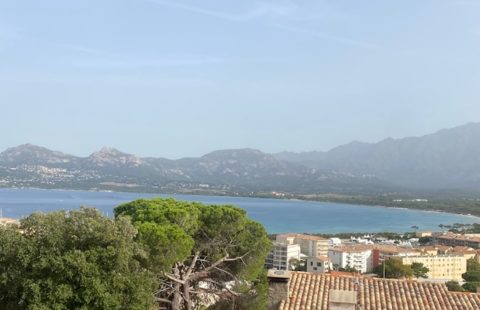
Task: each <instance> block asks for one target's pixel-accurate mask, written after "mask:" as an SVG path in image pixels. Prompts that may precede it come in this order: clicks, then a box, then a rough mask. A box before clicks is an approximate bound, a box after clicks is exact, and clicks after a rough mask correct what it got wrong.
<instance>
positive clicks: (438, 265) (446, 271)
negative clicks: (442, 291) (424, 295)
mask: <svg viewBox="0 0 480 310" xmlns="http://www.w3.org/2000/svg"><path fill="white" fill-rule="evenodd" d="M400 259H401V260H402V263H403V264H404V265H411V264H412V263H421V264H423V266H425V267H427V268H428V270H429V271H428V273H427V276H428V278H429V279H435V280H445V281H449V280H454V281H462V274H463V273H465V272H466V271H467V257H465V256H464V255H463V254H440V255H421V256H405V257H400Z"/></svg>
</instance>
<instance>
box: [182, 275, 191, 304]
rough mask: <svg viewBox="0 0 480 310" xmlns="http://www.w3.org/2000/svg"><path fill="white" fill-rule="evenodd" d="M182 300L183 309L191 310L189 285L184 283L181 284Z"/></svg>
mask: <svg viewBox="0 0 480 310" xmlns="http://www.w3.org/2000/svg"><path fill="white" fill-rule="evenodd" d="M183 299H184V300H185V309H186V310H192V300H191V298H190V284H189V283H188V281H185V284H183Z"/></svg>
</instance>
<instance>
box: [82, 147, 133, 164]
mask: <svg viewBox="0 0 480 310" xmlns="http://www.w3.org/2000/svg"><path fill="white" fill-rule="evenodd" d="M87 160H88V161H89V162H90V163H93V164H95V165H99V166H107V165H113V166H121V165H127V166H135V167H136V166H139V165H141V164H142V160H141V159H140V158H138V157H136V156H135V155H131V154H127V153H124V152H121V151H119V150H117V149H116V148H113V147H110V146H104V147H102V148H101V149H100V150H98V151H96V152H94V153H92V154H91V155H90V156H88V158H87Z"/></svg>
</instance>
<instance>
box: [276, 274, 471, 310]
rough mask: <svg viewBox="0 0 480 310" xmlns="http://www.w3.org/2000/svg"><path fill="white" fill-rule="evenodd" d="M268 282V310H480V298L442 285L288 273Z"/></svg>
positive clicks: (360, 277) (361, 277)
mask: <svg viewBox="0 0 480 310" xmlns="http://www.w3.org/2000/svg"><path fill="white" fill-rule="evenodd" d="M269 281H270V285H274V286H275V288H276V289H275V290H271V293H276V294H270V292H269V308H268V309H271V310H274V309H275V310H276V309H280V310H297V309H298V310H299V309H316V310H331V309H347V310H349V309H352V310H358V309H362V310H427V309H428V310H478V309H480V294H475V293H457V292H449V291H448V290H447V287H446V285H445V284H443V283H432V282H419V281H412V280H393V279H378V278H370V277H364V276H344V275H342V276H340V275H328V274H314V273H306V272H290V273H289V274H285V275H282V276H281V278H280V279H274V278H270V277H269ZM334 295H335V296H334ZM339 296H340V298H338V297H339ZM341 296H344V297H345V298H341ZM332 301H333V302H334V304H332ZM335 307H338V308H335Z"/></svg>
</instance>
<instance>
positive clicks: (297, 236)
mask: <svg viewBox="0 0 480 310" xmlns="http://www.w3.org/2000/svg"><path fill="white" fill-rule="evenodd" d="M277 237H284V238H298V239H304V240H316V241H328V239H326V238H323V237H319V236H313V235H304V234H280V235H278V236H277Z"/></svg>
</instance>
